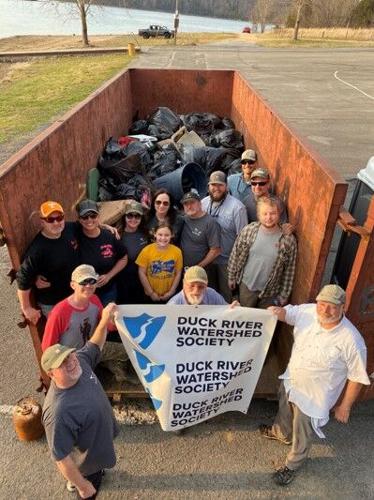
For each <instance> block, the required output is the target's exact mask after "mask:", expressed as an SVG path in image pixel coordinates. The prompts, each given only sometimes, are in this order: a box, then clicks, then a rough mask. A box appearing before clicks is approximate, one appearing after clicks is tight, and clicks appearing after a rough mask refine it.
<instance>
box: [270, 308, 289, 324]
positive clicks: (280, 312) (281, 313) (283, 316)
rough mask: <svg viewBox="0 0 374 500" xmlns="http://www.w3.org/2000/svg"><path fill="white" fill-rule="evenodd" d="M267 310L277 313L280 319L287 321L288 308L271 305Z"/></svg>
mask: <svg viewBox="0 0 374 500" xmlns="http://www.w3.org/2000/svg"><path fill="white" fill-rule="evenodd" d="M267 310H268V311H270V312H272V313H273V314H275V316H276V317H277V318H278V320H279V321H285V319H286V310H285V309H283V307H279V306H269V307H267Z"/></svg>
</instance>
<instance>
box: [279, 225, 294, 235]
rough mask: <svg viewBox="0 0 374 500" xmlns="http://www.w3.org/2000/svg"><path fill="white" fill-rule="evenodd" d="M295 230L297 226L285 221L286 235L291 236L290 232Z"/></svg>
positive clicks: (284, 230) (283, 231)
mask: <svg viewBox="0 0 374 500" xmlns="http://www.w3.org/2000/svg"><path fill="white" fill-rule="evenodd" d="M294 232H295V226H294V225H292V224H290V223H289V222H285V223H284V224H282V233H283V234H284V235H285V236H289V235H290V234H292V233H294Z"/></svg>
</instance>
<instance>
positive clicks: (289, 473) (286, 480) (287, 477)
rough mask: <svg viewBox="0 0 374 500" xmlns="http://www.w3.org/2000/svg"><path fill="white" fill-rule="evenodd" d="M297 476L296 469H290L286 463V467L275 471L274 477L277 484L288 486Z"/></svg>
mask: <svg viewBox="0 0 374 500" xmlns="http://www.w3.org/2000/svg"><path fill="white" fill-rule="evenodd" d="M295 476H296V471H295V470H291V469H289V468H288V467H287V465H285V466H284V467H281V468H280V469H278V470H277V471H276V472H274V474H273V479H274V481H275V482H276V483H277V484H279V486H287V484H290V483H292V481H293V480H294V479H295Z"/></svg>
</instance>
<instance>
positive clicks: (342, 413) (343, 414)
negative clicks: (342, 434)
mask: <svg viewBox="0 0 374 500" xmlns="http://www.w3.org/2000/svg"><path fill="white" fill-rule="evenodd" d="M333 411H334V413H335V418H336V420H337V421H338V422H341V423H342V424H347V423H348V420H349V415H350V413H351V409H350V408H348V407H347V406H343V405H338V406H335V408H334V410H333Z"/></svg>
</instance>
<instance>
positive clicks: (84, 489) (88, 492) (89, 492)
mask: <svg viewBox="0 0 374 500" xmlns="http://www.w3.org/2000/svg"><path fill="white" fill-rule="evenodd" d="M77 490H78V492H79V495H80V497H81V498H90V497H92V496H93V495H94V494H95V493H96V490H95V488H94V485H93V484H92V483H91V482H90V481H88V480H87V479H85V480H84V483H83V484H82V485H80V487H78V486H77Z"/></svg>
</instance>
